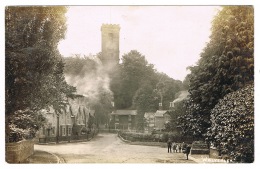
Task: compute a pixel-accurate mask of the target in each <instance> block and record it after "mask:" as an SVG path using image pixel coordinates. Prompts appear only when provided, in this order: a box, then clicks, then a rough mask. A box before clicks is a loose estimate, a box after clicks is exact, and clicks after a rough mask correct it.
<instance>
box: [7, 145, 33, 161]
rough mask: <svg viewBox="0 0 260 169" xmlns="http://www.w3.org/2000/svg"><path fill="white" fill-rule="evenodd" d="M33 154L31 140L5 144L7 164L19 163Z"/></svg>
mask: <svg viewBox="0 0 260 169" xmlns="http://www.w3.org/2000/svg"><path fill="white" fill-rule="evenodd" d="M33 152H34V142H33V141H32V140H22V141H19V142H16V143H6V144H5V160H6V162H7V163H21V162H23V161H24V160H25V159H27V158H28V157H29V156H31V155H32V154H33Z"/></svg>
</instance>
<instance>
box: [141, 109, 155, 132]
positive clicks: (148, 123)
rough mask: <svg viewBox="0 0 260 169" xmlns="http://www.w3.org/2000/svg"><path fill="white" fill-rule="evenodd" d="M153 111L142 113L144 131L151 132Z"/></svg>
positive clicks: (153, 124)
mask: <svg viewBox="0 0 260 169" xmlns="http://www.w3.org/2000/svg"><path fill="white" fill-rule="evenodd" d="M154 114H155V112H146V113H144V119H145V124H146V125H145V127H144V129H145V131H146V132H148V133H149V132H151V131H152V130H153V129H154V126H155V119H154Z"/></svg>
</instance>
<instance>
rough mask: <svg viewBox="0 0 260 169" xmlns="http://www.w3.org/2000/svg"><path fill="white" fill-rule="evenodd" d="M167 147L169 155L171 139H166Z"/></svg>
mask: <svg viewBox="0 0 260 169" xmlns="http://www.w3.org/2000/svg"><path fill="white" fill-rule="evenodd" d="M167 146H168V153H171V152H172V140H171V139H168V141H167Z"/></svg>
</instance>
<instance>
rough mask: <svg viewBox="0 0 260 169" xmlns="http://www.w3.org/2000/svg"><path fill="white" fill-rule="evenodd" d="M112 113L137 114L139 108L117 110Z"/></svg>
mask: <svg viewBox="0 0 260 169" xmlns="http://www.w3.org/2000/svg"><path fill="white" fill-rule="evenodd" d="M111 115H137V110H116V111H113V112H112V113H111Z"/></svg>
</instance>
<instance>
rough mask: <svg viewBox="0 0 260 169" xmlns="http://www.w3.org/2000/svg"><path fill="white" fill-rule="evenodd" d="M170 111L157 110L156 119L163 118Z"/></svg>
mask: <svg viewBox="0 0 260 169" xmlns="http://www.w3.org/2000/svg"><path fill="white" fill-rule="evenodd" d="M167 111H168V110H157V111H156V113H155V114H154V116H155V117H163V115H164V114H165V113H166V112H167Z"/></svg>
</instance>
